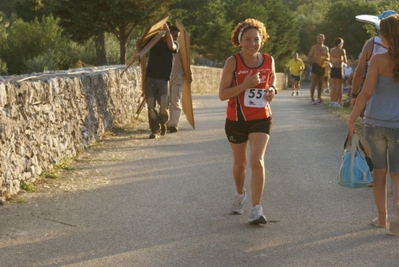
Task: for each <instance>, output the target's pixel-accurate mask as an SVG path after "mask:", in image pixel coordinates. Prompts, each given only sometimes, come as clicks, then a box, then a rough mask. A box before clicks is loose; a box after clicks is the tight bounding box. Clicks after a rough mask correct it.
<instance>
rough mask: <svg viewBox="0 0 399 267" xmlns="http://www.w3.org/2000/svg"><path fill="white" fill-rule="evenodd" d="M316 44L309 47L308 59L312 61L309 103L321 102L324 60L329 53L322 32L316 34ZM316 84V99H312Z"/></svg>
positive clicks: (326, 59) (328, 56)
mask: <svg viewBox="0 0 399 267" xmlns="http://www.w3.org/2000/svg"><path fill="white" fill-rule="evenodd" d="M316 40H317V44H315V45H314V46H312V47H311V48H310V51H309V54H308V60H309V61H310V62H312V78H311V83H310V104H312V105H315V104H321V103H322V102H323V101H322V100H321V91H322V87H323V78H324V73H325V68H324V67H325V61H328V60H330V53H329V49H328V47H327V46H325V45H324V40H325V37H324V34H318V35H317V38H316ZM316 86H317V100H316V101H315V100H314V91H315V88H316Z"/></svg>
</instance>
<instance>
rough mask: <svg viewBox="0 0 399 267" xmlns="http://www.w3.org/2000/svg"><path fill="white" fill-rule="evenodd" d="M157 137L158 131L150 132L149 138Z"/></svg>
mask: <svg viewBox="0 0 399 267" xmlns="http://www.w3.org/2000/svg"><path fill="white" fill-rule="evenodd" d="M157 138H159V131H153V132H152V133H151V134H150V139H157Z"/></svg>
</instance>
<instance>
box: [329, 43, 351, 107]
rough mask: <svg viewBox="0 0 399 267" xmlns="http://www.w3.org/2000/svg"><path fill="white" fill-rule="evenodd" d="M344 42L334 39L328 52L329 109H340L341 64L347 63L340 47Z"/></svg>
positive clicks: (343, 50)
mask: <svg viewBox="0 0 399 267" xmlns="http://www.w3.org/2000/svg"><path fill="white" fill-rule="evenodd" d="M343 46H344V40H342V38H336V39H335V40H334V47H333V48H332V49H331V50H330V61H331V64H332V68H331V73H330V78H331V92H330V100H331V101H330V107H333V108H342V106H341V99H342V79H343V68H342V67H343V64H346V63H347V59H346V52H345V49H343V48H342V47H343Z"/></svg>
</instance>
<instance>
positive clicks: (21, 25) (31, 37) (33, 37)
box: [0, 16, 68, 74]
mask: <svg viewBox="0 0 399 267" xmlns="http://www.w3.org/2000/svg"><path fill="white" fill-rule="evenodd" d="M57 22H58V21H57V20H56V19H54V18H53V17H51V16H50V17H47V18H44V19H43V20H42V21H40V22H39V20H38V19H35V20H34V21H32V22H24V21H22V20H21V19H18V20H17V21H16V22H15V23H13V24H12V25H11V27H10V29H9V31H8V34H7V39H6V40H5V44H4V45H3V47H2V49H1V51H0V56H1V58H2V59H3V60H4V61H5V62H6V63H7V66H8V70H9V73H10V74H20V73H26V72H25V71H26V65H25V64H24V62H25V61H26V60H29V59H32V58H34V57H36V56H39V55H40V54H42V53H46V52H48V51H50V50H57V49H60V48H62V47H64V46H66V45H67V42H68V40H67V39H65V38H62V37H61V33H62V29H61V28H60V27H59V26H58V23H57Z"/></svg>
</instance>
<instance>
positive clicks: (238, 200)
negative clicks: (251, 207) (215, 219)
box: [231, 189, 247, 214]
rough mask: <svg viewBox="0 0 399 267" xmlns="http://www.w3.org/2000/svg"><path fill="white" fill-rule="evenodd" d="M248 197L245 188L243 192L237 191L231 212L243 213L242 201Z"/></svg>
mask: <svg viewBox="0 0 399 267" xmlns="http://www.w3.org/2000/svg"><path fill="white" fill-rule="evenodd" d="M246 197H247V192H246V191H245V189H244V193H243V194H238V193H237V192H236V195H235V198H234V202H233V205H231V212H232V213H233V214H242V213H243V212H244V207H243V205H242V203H243V202H244V200H245V198H246Z"/></svg>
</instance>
